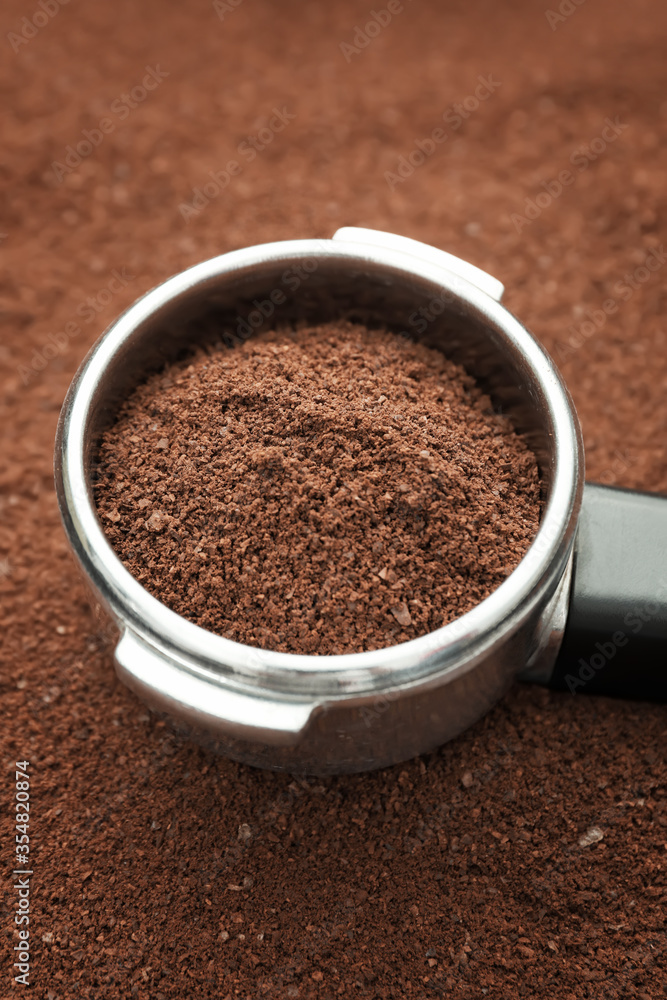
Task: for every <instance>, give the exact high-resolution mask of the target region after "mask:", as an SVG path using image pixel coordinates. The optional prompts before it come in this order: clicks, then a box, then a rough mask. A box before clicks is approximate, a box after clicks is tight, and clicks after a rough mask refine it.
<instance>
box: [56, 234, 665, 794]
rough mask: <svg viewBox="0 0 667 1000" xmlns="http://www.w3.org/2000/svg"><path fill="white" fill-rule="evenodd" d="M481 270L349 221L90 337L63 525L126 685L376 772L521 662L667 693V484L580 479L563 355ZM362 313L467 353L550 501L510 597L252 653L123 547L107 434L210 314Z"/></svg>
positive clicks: (298, 749)
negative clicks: (107, 505) (664, 487)
mask: <svg viewBox="0 0 667 1000" xmlns="http://www.w3.org/2000/svg"><path fill="white" fill-rule="evenodd" d="M502 292H503V288H502V285H501V284H500V283H499V282H498V281H496V280H495V279H494V278H492V277H490V276H489V275H488V274H486V273H485V272H483V271H480V270H479V269H478V268H476V267H473V266H472V265H470V264H468V263H465V262H464V261H461V260H459V259H457V258H456V257H453V256H451V255H450V254H447V253H444V252H443V251H440V250H436V249H434V248H432V247H429V246H426V245H424V244H422V243H418V242H416V241H414V240H410V239H405V238H403V237H398V236H393V235H389V234H386V233H379V232H375V231H372V230H366V229H341V230H339V231H338V232H337V233H336V234H335V236H334V237H333V239H331V240H294V241H286V242H280V243H269V244H265V245H262V246H255V247H249V248H247V249H243V250H237V251H234V252H232V253H227V254H224V255H222V256H220V257H215V258H214V259H213V260H209V261H205V262H204V263H202V264H198V265H196V266H195V267H192V268H190V269H189V270H187V271H184V272H183V273H181V274H177V275H175V276H174V277H173V278H170V279H169V280H168V281H166V282H164V283H163V284H162V285H160V286H159V287H158V288H155V289H153V291H151V292H149V293H148V294H147V295H145V296H143V298H141V299H139V300H138V301H137V302H136V303H135V304H134V305H133V306H131V308H130V309H128V310H127V312H125V313H124V314H123V315H122V316H121V317H120V318H119V319H118V320H116V322H115V323H114V324H113V325H112V326H111V327H110V328H109V329H108V330H107V332H106V333H105V334H104V336H103V337H102V338H101V339H100V340H99V341H98V342H97V344H96V345H95V346H94V347H93V348H92V350H91V351H90V353H89V354H88V356H87V358H86V359H85V361H84V362H83V364H82V366H81V368H80V369H79V371H78V373H77V375H76V377H75V378H74V381H73V383H72V385H71V387H70V390H69V393H68V395H67V399H66V400H65V404H64V406H63V410H62V413H61V417H60V423H59V427H58V437H57V443H56V458H55V469H56V488H57V494H58V502H59V504H60V510H61V515H62V518H63V522H64V526H65V530H66V532H67V535H68V538H69V541H70V543H71V545H72V548H73V550H74V552H75V554H76V556H77V558H78V560H79V562H80V564H81V566H82V568H83V571H84V574H85V576H86V577H87V580H88V582H89V584H90V586H91V588H92V591H93V595H94V601H95V605H96V607H97V608H98V609H99V611H100V613H101V614H102V615H104V616H105V617H106V620H107V622H108V624H109V626H110V628H111V629H112V632H113V635H114V641H115V642H116V645H115V663H116V670H117V672H118V675H119V676H120V678H121V679H122V680H123V681H124V682H125V683H126V684H127V685H128V686H129V687H130V688H131V689H132V690H133V691H135V692H136V693H137V695H139V697H140V698H142V699H143V700H144V701H145V702H146V703H147V704H148V705H149V706H150V707H151V708H152V709H154V710H155V711H157V712H159V713H161V714H163V715H165V716H166V717H168V718H170V719H171V720H172V721H173V722H174V723H175V724H176V725H177V727H179V728H180V729H181V730H183V731H185V732H187V733H188V734H190V735H191V736H193V737H194V738H196V739H198V740H199V741H200V742H204V743H205V744H206V745H209V746H211V747H213V748H215V749H216V750H218V751H219V752H222V753H224V754H227V755H229V756H232V757H234V758H236V759H238V760H241V761H245V762H247V763H250V764H254V765H258V766H261V767H269V768H274V769H281V770H289V771H294V772H306V773H320V774H325V773H338V772H346V771H365V770H369V769H372V768H377V767H382V766H384V765H388V764H392V763H395V762H398V761H402V760H405V759H407V758H409V757H412V756H414V755H415V754H419V753H421V752H424V751H428V750H432V749H433V748H435V747H437V746H439V745H440V744H441V743H443V742H445V741H446V740H448V739H450V738H451V737H453V736H456V735H457V734H458V733H460V732H461V731H462V730H464V729H465V728H466V727H467V726H469V725H471V723H473V722H474V721H475V720H476V719H478V718H479V717H480V716H481V715H483V714H484V713H485V712H486V711H487V710H488V709H489V708H490V707H491V706H492V705H493V704H494V703H495V702H496V701H497V699H498V698H499V697H500V696H501V695H502V694H503V693H504V692H505V691H506V689H507V688H508V686H509V685H510V683H511V682H512V680H513V679H514V678H515V677H516V676H517V675H520V676H521V677H522V678H523V679H525V680H530V681H535V682H538V683H542V684H547V685H549V686H551V687H554V688H559V689H563V690H568V689H569V690H571V691H572V692H573V693H579V692H584V691H585V692H587V693H597V694H612V695H619V696H623V697H629V698H640V699H656V700H664V699H665V696H666V695H667V662H666V660H667V657H666V655H665V654H666V651H667V499H665V498H662V497H658V496H652V495H649V494H642V493H636V492H632V491H628V490H618V489H612V488H609V487H604V486H597V485H593V484H588V483H587V484H584V463H583V452H582V443H581V434H580V430H579V425H578V422H577V417H576V413H575V411H574V408H573V405H572V402H571V400H570V397H569V395H568V393H567V390H566V389H565V387H564V385H563V383H562V381H561V379H560V377H559V375H558V372H557V371H556V369H555V367H554V365H553V363H552V361H551V360H550V358H549V357H548V356H547V354H546V353H545V352H544V350H543V349H542V348H541V347H540V346H539V345H538V344H537V342H536V341H535V340H534V339H533V337H532V336H531V335H530V333H528V331H527V330H526V329H525V327H523V326H522V325H521V323H519V321H518V320H517V319H515V317H514V316H512V315H511V313H509V312H508V310H507V309H505V308H504V306H502V305H501V303H500V299H501V295H502ZM341 317H343V318H349V319H353V320H357V321H359V322H362V323H374V324H377V323H382V324H385V325H386V326H388V327H389V328H390V329H393V330H396V331H398V332H405V333H407V334H408V335H410V336H412V337H414V338H415V339H419V340H421V341H422V342H424V343H426V344H427V345H428V346H430V347H435V348H439V349H440V350H442V352H443V353H444V354H446V355H447V357H449V358H451V359H452V360H453V361H455V362H458V363H459V364H462V365H463V366H464V367H465V368H466V369H467V371H468V372H469V373H470V374H471V375H473V376H474V377H475V378H476V379H477V381H478V382H479V384H480V385H481V386H482V388H483V389H484V390H485V391H486V392H487V393H488V394H489V396H490V397H491V399H492V401H493V403H494V405H495V406H496V407H498V408H499V409H500V408H502V411H503V412H504V413H507V414H508V415H509V416H510V417H511V419H512V421H513V423H514V426H515V427H516V428H517V430H518V431H519V432H521V433H522V434H523V435H525V438H526V440H527V442H528V443H529V445H530V447H531V448H532V449H533V451H534V453H535V455H536V457H537V460H538V463H539V467H540V473H541V477H542V482H543V513H542V517H541V522H540V527H539V531H538V533H537V535H536V537H535V539H534V541H533V543H532V545H531V546H530V548H529V549H528V551H527V553H526V554H525V556H524V557H523V559H522V560H521V562H520V563H519V565H518V566H517V567H516V569H515V570H514V571H513V572H512V573H511V574H510V575H509V576H508V578H507V579H506V580H505V581H504V583H502V584H501V586H500V587H498V588H497V590H495V591H494V593H492V594H491V596H490V597H488V598H487V599H486V600H484V601H482V602H481V603H480V604H478V605H477V607H475V608H474V609H473V610H472V611H470V612H469V613H468V614H465V615H463V616H462V617H461V618H458V619H457V620H456V621H453V622H451V623H450V624H448V625H445V626H444V627H442V628H440V629H438V630H437V631H435V632H432V633H430V634H428V635H424V636H421V637H420V638H418V639H413V640H411V641H410V642H405V643H402V644H400V645H397V646H391V647H389V648H386V649H379V650H375V651H372V652H362V653H354V654H347V655H340V656H298V655H294V654H288V653H277V652H271V651H268V650H262V649H256V648H253V647H249V646H245V645H242V644H240V643H236V642H232V641H231V640H229V639H225V638H223V637H221V636H219V635H214V634H213V633H211V632H208V631H206V630H205V629H202V628H200V627H199V626H197V625H195V624H193V623H191V622H189V621H186V620H185V619H184V618H182V617H180V616H179V615H178V614H176V613H175V612H174V611H171V610H170V609H169V608H167V607H166V606H165V605H164V604H162V603H161V602H160V601H159V600H157V599H156V598H155V597H153V596H151V595H150V594H149V593H148V592H147V591H146V590H145V589H144V588H143V587H142V586H141V585H140V584H139V583H138V582H137V580H135V579H134V578H133V577H132V576H131V575H130V573H129V572H128V571H127V570H126V569H125V567H124V566H123V564H122V563H121V561H120V560H119V558H118V556H117V555H116V554H115V552H114V551H113V549H112V548H111V545H110V544H109V542H108V541H107V538H106V536H105V534H104V531H103V529H102V527H101V524H100V521H99V519H98V517H97V513H96V510H95V504H94V499H93V485H94V472H95V457H96V449H97V446H98V442H99V439H100V435H101V434H102V432H103V431H104V429H105V428H106V427H107V426H108V425H109V424H110V423H111V422H112V421H113V419H114V416H115V414H116V413H117V410H118V406H119V403H120V402H121V401H122V400H123V399H124V398H126V397H127V395H128V394H129V393H130V392H131V391H132V390H133V388H134V387H135V386H136V385H137V384H138V383H140V382H141V381H143V380H144V379H145V378H146V377H147V376H148V375H149V374H150V373H151V372H152V371H155V370H157V369H159V368H161V367H163V366H164V365H165V364H166V363H167V362H169V361H170V360H172V359H174V358H176V357H177V356H179V355H181V354H182V353H183V351H184V349H185V348H187V347H188V346H190V345H192V344H193V343H194V341H195V338H202V337H205V336H206V331H207V329H212V328H215V329H216V331H217V332H218V334H219V332H220V330H222V329H226V330H228V331H230V333H231V334H233V335H235V336H238V337H241V338H244V337H246V336H248V335H251V334H252V333H253V331H255V330H259V329H262V328H266V327H269V326H273V325H275V324H276V323H285V322H292V321H296V320H308V321H313V322H316V321H321V320H326V319H335V318H341Z"/></svg>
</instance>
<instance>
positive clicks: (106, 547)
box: [56, 234, 583, 700]
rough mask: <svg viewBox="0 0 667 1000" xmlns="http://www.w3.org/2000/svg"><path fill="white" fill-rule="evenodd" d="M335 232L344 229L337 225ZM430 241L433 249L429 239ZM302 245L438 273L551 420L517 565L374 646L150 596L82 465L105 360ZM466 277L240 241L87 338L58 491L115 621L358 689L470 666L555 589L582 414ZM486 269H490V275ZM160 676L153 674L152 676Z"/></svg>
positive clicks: (196, 653)
mask: <svg viewBox="0 0 667 1000" xmlns="http://www.w3.org/2000/svg"><path fill="white" fill-rule="evenodd" d="M341 235H342V234H341ZM436 253H437V251H436ZM309 256H316V257H326V258H330V259H331V258H333V257H338V258H343V259H345V260H346V261H347V260H352V261H355V260H356V261H358V262H359V264H360V265H361V266H363V264H364V262H369V261H372V262H373V263H374V264H375V265H378V264H379V265H385V266H387V267H394V268H400V269H403V270H405V271H407V272H414V273H418V274H419V275H420V277H424V278H426V279H427V280H430V281H433V282H434V283H436V284H442V285H443V287H445V286H446V288H447V289H449V290H450V291H452V292H453V293H454V294H455V295H458V296H460V297H461V298H462V299H464V300H465V301H466V302H467V303H469V304H470V305H471V307H473V308H475V309H476V310H478V311H479V312H480V313H481V314H483V315H484V317H485V318H486V320H487V321H488V322H489V324H491V325H493V326H494V327H495V328H497V329H498V330H501V331H502V332H503V334H504V336H505V337H506V338H507V342H508V345H510V346H511V348H512V349H513V350H515V351H516V352H517V353H518V354H520V355H521V356H522V358H523V360H524V362H525V364H526V365H527V366H529V368H530V370H531V372H532V373H533V375H534V377H535V378H536V379H537V380H538V381H539V383H540V386H541V388H542V392H543V396H544V399H545V400H546V406H547V408H548V419H549V422H550V425H551V426H552V427H553V438H554V440H553V474H552V487H551V495H550V498H549V501H548V504H547V506H546V509H545V511H544V514H543V517H542V522H541V525H540V528H539V531H538V534H537V536H536V538H535V540H534V542H533V544H532V545H531V547H530V549H529V550H528V552H527V553H526V555H525V556H524V558H523V560H522V561H521V563H520V564H519V566H518V567H517V568H516V569H515V570H514V572H513V573H512V574H511V575H510V576H509V577H508V579H507V580H506V581H505V582H504V583H503V584H502V585H501V586H500V587H499V588H498V589H497V590H496V591H495V592H494V593H493V594H492V595H491V596H490V597H488V598H487V599H486V600H485V601H483V602H481V603H480V604H479V605H478V606H477V607H476V608H475V609H473V611H471V612H469V613H468V614H466V615H464V616H462V617H461V618H459V619H457V620H456V621H454V622H452V623H450V624H449V625H446V626H444V627H443V628H441V629H438V630H437V631H435V632H432V633H430V634H428V635H425V636H422V637H420V638H418V639H413V640H411V641H409V642H406V643H402V644H400V645H397V646H392V647H388V648H385V649H381V650H376V651H372V652H362V653H355V654H346V655H337V656H301V655H296V654H289V653H276V652H271V651H265V650H260V649H254V648H251V647H248V646H244V645H242V644H240V643H236V642H233V641H231V640H228V639H225V638H223V637H222V636H218V635H214V634H213V633H210V632H208V631H206V630H205V629H202V628H201V627H199V626H197V625H195V624H193V623H191V622H188V621H186V620H185V619H183V618H182V617H180V616H179V615H177V614H176V613H175V612H173V611H171V610H170V609H169V608H167V607H166V606H165V605H163V604H161V603H160V602H159V601H158V600H157V599H156V598H154V597H152V596H151V595H150V594H149V593H148V592H147V591H146V590H145V589H144V588H143V587H142V586H141V585H140V584H139V583H138V582H137V581H136V580H135V579H134V578H133V577H132V576H131V574H130V573H129V572H128V571H127V570H126V569H125V567H124V566H123V564H122V563H121V561H120V560H119V558H118V556H117V555H116V554H115V552H114V551H113V549H112V548H111V546H110V544H109V542H108V541H107V539H106V536H105V534H104V531H103V529H102V527H101V524H100V522H99V520H98V518H97V514H96V511H95V508H94V504H93V500H92V494H91V489H90V484H89V482H88V475H87V461H88V456H87V454H86V439H87V428H88V425H89V421H90V417H91V411H92V407H93V403H94V400H95V397H96V394H97V393H98V392H99V391H100V387H101V386H103V384H104V380H105V373H106V371H107V368H108V365H109V363H110V360H111V359H112V357H114V355H115V354H116V353H117V352H118V351H119V350H120V349H121V348H122V346H123V345H124V344H125V343H126V342H127V341H128V339H129V338H131V337H132V335H133V334H134V332H135V331H136V330H137V329H138V328H139V327H141V326H142V325H143V324H145V323H146V322H147V321H148V320H149V319H150V318H151V317H153V316H154V315H155V314H156V313H157V312H159V311H160V310H164V309H165V308H169V307H170V306H172V305H173V304H175V303H177V302H178V301H179V300H181V299H182V298H183V297H184V296H188V295H191V294H193V293H204V292H206V291H207V290H210V289H211V288H212V287H214V286H216V285H219V283H220V282H224V281H225V279H226V278H229V276H231V275H232V274H234V272H236V271H237V270H238V269H241V268H244V267H246V266H249V265H253V264H255V263H257V262H258V261H263V262H266V261H276V262H281V261H285V262H287V261H289V260H291V259H294V258H304V257H309ZM469 277H472V278H474V274H473V275H471V274H468V276H467V277H462V276H461V274H460V273H456V272H455V271H454V270H449V269H448V268H447V267H444V266H443V264H441V263H440V262H439V261H438V260H437V259H436V260H431V259H423V258H421V257H418V256H414V255H412V254H411V253H410V252H407V251H406V250H404V249H397V248H396V247H395V246H378V245H374V246H371V245H368V246H366V245H364V244H363V243H359V242H357V241H347V240H345V239H341V238H338V239H333V240H299V241H286V242H280V243H270V244H265V245H261V246H257V247H250V248H247V249H243V250H237V251H234V252H232V253H228V254H224V255H222V256H219V257H216V258H213V259H212V260H208V261H205V262H203V263H201V264H198V265H196V266H195V267H192V268H190V269H189V270H187V271H184V272H182V273H180V274H177V275H176V276H174V277H173V278H170V279H169V280H167V281H166V282H164V283H163V284H161V285H160V286H158V287H157V288H155V289H153V290H152V291H150V292H148V293H147V294H146V295H145V296H143V298H141V299H139V300H138V301H137V302H136V303H135V304H134V305H133V306H131V307H130V309H128V310H127V311H126V312H125V313H124V314H123V315H122V316H121V317H120V318H119V319H118V320H117V321H116V322H115V323H114V324H112V326H111V327H110V328H109V329H108V330H107V332H106V333H105V334H104V336H103V337H102V338H101V339H100V340H99V341H98V343H97V344H96V345H95V346H94V347H93V349H92V350H91V352H90V353H89V355H88V356H87V358H86V359H85V361H84V362H83V364H82V366H81V368H80V369H79V372H78V373H77V375H76V377H75V379H74V382H73V383H72V386H71V387H70V391H69V393H68V396H67V398H66V400H65V403H64V406H63V410H62V413H61V417H60V422H59V427H58V439H57V446H56V487H57V495H58V501H59V504H60V509H61V513H62V517H63V521H64V524H65V528H66V531H67V533H68V536H69V539H70V542H71V544H72V547H73V549H74V551H75V553H76V555H77V557H78V559H79V560H80V562H81V564H82V567H83V569H84V572H85V573H86V574H87V576H88V577H89V578H90V580H91V582H92V583H93V586H94V587H95V589H96V590H97V592H98V593H99V594H100V596H101V598H102V600H103V601H104V602H105V603H106V604H107V605H108V606H109V608H110V609H111V611H112V613H113V614H114V615H115V616H116V617H117V619H119V620H120V622H121V623H122V625H124V626H126V627H130V628H131V629H133V630H135V631H136V632H137V633H138V634H139V635H141V636H142V637H143V638H144V639H145V640H146V641H148V642H150V643H151V644H153V645H154V646H155V647H157V648H159V649H160V650H161V651H162V652H163V653H165V654H166V655H168V656H169V658H170V659H171V660H172V661H173V662H175V663H177V664H178V665H179V666H180V667H182V668H183V669H184V670H186V671H188V672H190V673H192V674H194V675H196V676H199V677H202V678H205V679H207V680H209V681H210V682H211V683H213V684H215V685H228V686H230V687H232V688H234V687H236V688H239V689H241V690H247V691H252V690H254V691H255V692H256V693H270V694H271V695H272V696H275V697H277V698H280V697H281V696H282V697H287V698H289V699H291V700H294V699H296V700H299V699H308V700H313V699H317V698H320V699H322V698H331V697H334V698H336V697H338V698H340V697H354V696H355V695H361V694H364V693H368V692H377V691H384V690H386V689H391V688H395V687H399V686H402V685H406V684H414V683H418V682H421V683H423V682H425V681H427V680H428V679H429V678H431V677H432V676H433V675H435V674H437V675H438V676H443V675H446V676H447V677H452V678H453V677H454V676H456V675H457V674H459V673H460V672H461V671H464V670H466V669H470V667H471V665H472V664H474V663H475V662H477V661H478V660H479V658H480V657H481V656H483V655H485V654H487V653H488V652H490V651H491V650H492V649H493V648H494V646H496V645H497V644H499V643H500V642H502V641H503V639H504V637H506V636H507V635H508V634H510V633H512V632H513V631H515V630H516V629H517V628H518V627H519V626H520V625H521V623H522V622H523V621H525V620H526V619H527V617H528V616H529V615H530V614H532V613H533V611H534V609H535V607H536V606H537V604H538V603H539V600H540V597H539V595H540V594H543V593H544V590H545V588H549V589H551V590H552V591H553V589H555V586H556V585H557V581H558V580H559V579H560V577H561V576H562V574H563V572H564V570H565V567H566V564H567V561H568V558H569V556H570V553H571V550H572V544H573V538H574V531H575V528H576V520H577V515H578V511H579V506H580V502H581V491H582V485H583V458H582V447H581V440H580V432H579V427H578V423H577V420H576V417H575V414H574V411H573V407H572V405H571V402H570V399H569V395H568V393H567V390H566V388H565V386H564V385H563V383H562V381H561V379H560V376H559V375H558V373H557V371H556V369H555V367H554V365H553V363H552V361H551V360H550V358H549V357H548V356H547V354H546V353H545V352H544V351H543V350H542V348H541V347H540V346H539V345H538V344H537V342H536V341H535V340H534V339H533V337H532V336H531V335H530V334H529V333H528V331H527V330H526V329H525V327H523V326H522V325H521V324H520V323H519V322H518V320H516V319H515V318H514V317H513V316H512V315H511V314H510V313H509V312H508V310H506V309H505V308H504V307H503V306H502V305H501V304H500V303H499V302H498V301H496V300H495V299H494V298H492V297H491V295H490V294H488V292H489V289H488V287H487V289H485V290H482V288H480V287H479V286H478V285H477V284H474V283H473V282H472V281H471V280H468V278H469ZM490 280H493V279H490ZM156 683H159V681H158V679H157V678H156Z"/></svg>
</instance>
